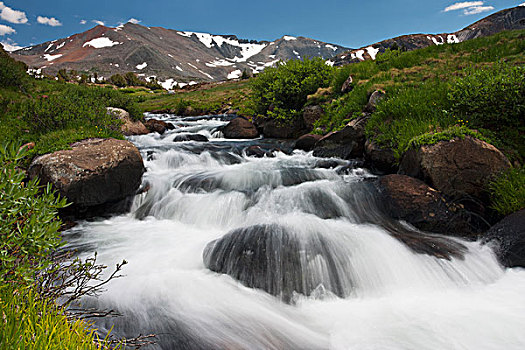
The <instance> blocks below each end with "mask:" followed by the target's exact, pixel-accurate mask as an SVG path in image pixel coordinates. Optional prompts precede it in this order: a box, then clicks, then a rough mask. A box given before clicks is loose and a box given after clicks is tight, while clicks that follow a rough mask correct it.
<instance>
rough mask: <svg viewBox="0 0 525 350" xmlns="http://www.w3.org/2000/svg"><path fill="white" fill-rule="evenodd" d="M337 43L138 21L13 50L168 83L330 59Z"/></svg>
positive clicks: (40, 60)
mask: <svg viewBox="0 0 525 350" xmlns="http://www.w3.org/2000/svg"><path fill="white" fill-rule="evenodd" d="M346 50H347V48H344V47H342V46H339V45H335V44H327V43H324V42H321V41H318V40H313V39H308V38H303V37H292V36H283V37H282V38H280V39H277V40H275V41H272V42H267V41H261V42H259V41H254V40H251V41H249V40H242V39H238V38H237V37H236V36H234V35H212V34H207V33H194V32H185V31H184V32H183V31H177V30H171V29H164V28H160V27H144V26H141V25H138V24H133V23H126V24H125V25H122V26H119V27H116V28H109V27H105V26H96V27H94V28H92V29H90V30H88V31H86V32H83V33H80V34H76V35H72V36H70V37H68V38H65V39H59V40H54V41H51V42H46V43H43V44H39V45H35V46H31V47H27V48H24V49H21V50H18V51H15V52H13V53H12V55H13V57H15V58H16V59H17V60H20V61H23V62H25V63H26V64H28V65H29V67H31V68H35V69H39V68H41V69H43V71H44V72H47V73H49V74H56V73H57V72H58V70H60V69H67V70H71V69H74V70H76V71H79V72H90V73H94V72H97V73H98V75H99V76H103V77H109V76H111V75H112V74H115V73H126V72H130V71H132V72H136V73H138V74H142V75H144V76H145V77H150V76H155V77H157V79H158V80H159V81H161V82H163V86H164V87H166V88H170V87H171V86H172V85H174V84H175V83H177V82H178V83H180V82H186V83H188V82H191V81H196V82H201V81H220V80H226V79H233V78H238V77H240V76H241V74H242V72H243V71H244V70H247V71H248V72H253V73H256V72H260V71H262V70H263V69H264V68H266V67H269V66H272V65H274V64H275V63H276V62H278V61H279V60H283V61H287V60H290V59H298V58H302V57H323V58H325V59H328V58H330V57H333V56H335V55H337V54H338V53H341V52H344V51H346Z"/></svg>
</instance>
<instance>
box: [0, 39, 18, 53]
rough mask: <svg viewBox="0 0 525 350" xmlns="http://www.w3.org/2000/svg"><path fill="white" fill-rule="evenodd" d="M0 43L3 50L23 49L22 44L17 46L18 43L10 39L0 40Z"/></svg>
mask: <svg viewBox="0 0 525 350" xmlns="http://www.w3.org/2000/svg"><path fill="white" fill-rule="evenodd" d="M0 44H2V45H3V46H4V50H6V51H9V52H12V51H16V50H20V49H23V47H22V46H18V44H17V43H15V42H14V41H13V40H12V39H7V40H4V41H0Z"/></svg>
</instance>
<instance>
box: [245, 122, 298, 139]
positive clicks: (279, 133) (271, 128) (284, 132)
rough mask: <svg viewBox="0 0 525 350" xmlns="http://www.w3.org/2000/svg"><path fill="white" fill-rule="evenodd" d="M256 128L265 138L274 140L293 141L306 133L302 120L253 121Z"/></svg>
mask: <svg viewBox="0 0 525 350" xmlns="http://www.w3.org/2000/svg"><path fill="white" fill-rule="evenodd" d="M255 123H256V126H257V128H258V129H260V130H261V131H262V133H263V135H264V137H267V138H276V139H295V138H298V137H299V136H301V135H304V134H306V133H307V132H308V130H307V129H306V127H305V125H304V121H303V119H302V118H296V119H294V120H292V121H288V122H285V121H278V120H274V119H269V118H258V119H256V120H255Z"/></svg>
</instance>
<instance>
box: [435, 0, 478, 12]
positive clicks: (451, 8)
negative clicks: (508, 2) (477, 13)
mask: <svg viewBox="0 0 525 350" xmlns="http://www.w3.org/2000/svg"><path fill="white" fill-rule="evenodd" d="M474 6H483V1H465V2H456V3H455V4H452V5H450V6H448V7H446V8H445V9H444V10H443V12H449V11H455V10H461V9H464V8H468V7H474Z"/></svg>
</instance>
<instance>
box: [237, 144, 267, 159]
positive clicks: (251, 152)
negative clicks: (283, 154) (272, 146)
mask: <svg viewBox="0 0 525 350" xmlns="http://www.w3.org/2000/svg"><path fill="white" fill-rule="evenodd" d="M244 152H245V153H246V155H247V156H248V157H256V158H262V157H275V155H274V154H273V152H272V151H269V150H265V149H262V148H261V147H260V146H255V145H254V146H250V147H246V149H245V150H244Z"/></svg>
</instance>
